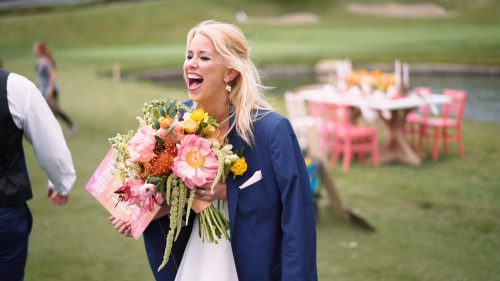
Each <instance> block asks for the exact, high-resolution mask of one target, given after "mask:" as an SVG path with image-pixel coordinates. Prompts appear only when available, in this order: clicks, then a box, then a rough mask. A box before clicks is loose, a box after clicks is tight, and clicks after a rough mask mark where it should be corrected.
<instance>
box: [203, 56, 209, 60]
mask: <svg viewBox="0 0 500 281" xmlns="http://www.w3.org/2000/svg"><path fill="white" fill-rule="evenodd" d="M201 59H202V60H209V59H210V58H209V57H201Z"/></svg>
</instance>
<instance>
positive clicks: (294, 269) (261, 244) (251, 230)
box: [176, 21, 317, 281]
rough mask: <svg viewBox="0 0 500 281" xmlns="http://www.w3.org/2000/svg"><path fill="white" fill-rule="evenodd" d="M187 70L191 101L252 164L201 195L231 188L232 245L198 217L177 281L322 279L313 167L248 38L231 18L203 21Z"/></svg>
mask: <svg viewBox="0 0 500 281" xmlns="http://www.w3.org/2000/svg"><path fill="white" fill-rule="evenodd" d="M183 69H184V78H185V80H186V84H187V87H188V91H189V99H190V100H191V101H193V102H194V104H195V106H196V107H201V108H203V109H204V110H205V111H206V112H208V113H209V114H210V115H212V116H215V118H216V119H217V120H218V121H219V122H220V123H221V124H222V126H221V127H222V134H223V135H226V136H227V141H228V142H229V143H231V144H232V145H233V146H234V149H236V150H237V149H240V148H243V149H244V154H243V156H244V157H245V159H246V162H247V164H248V169H247V171H246V172H245V173H244V174H243V175H242V176H238V177H235V178H233V176H231V175H230V176H229V177H228V179H227V181H226V184H220V186H219V187H218V188H217V189H216V190H219V194H214V195H208V196H207V194H209V191H207V192H203V191H200V193H199V194H198V197H199V198H201V199H205V200H208V201H212V200H215V199H221V198H222V199H225V197H226V196H225V194H220V191H224V190H227V201H228V207H229V208H228V211H229V212H228V213H229V220H230V232H231V243H230V244H229V243H228V244H225V243H222V244H218V245H213V244H208V243H203V244H202V243H201V242H200V241H199V240H200V238H199V236H198V232H197V231H196V227H197V224H196V223H195V224H194V225H193V227H194V229H193V231H192V233H191V237H190V240H189V243H188V246H187V248H186V251H185V253H184V257H183V259H182V262H181V265H180V268H179V271H178V272H177V277H176V280H178V281H186V280H218V281H220V280H228V281H229V280H231V281H233V280H240V281H255V280H287V281H290V280H300V281H308V280H317V273H316V230H315V220H314V204H313V197H312V194H311V189H310V185H309V176H308V173H307V169H306V166H305V163H304V159H303V157H302V154H301V151H300V148H299V145H298V143H297V138H296V136H295V134H294V132H293V130H292V127H291V125H290V123H289V121H288V120H287V119H286V118H284V117H282V116H280V115H279V114H277V113H275V112H273V110H272V107H271V106H270V105H269V104H268V103H267V102H266V101H265V99H264V96H263V93H262V89H263V87H262V86H261V84H260V79H259V75H258V71H257V69H256V67H255V65H254V64H253V62H252V60H251V59H250V53H249V47H248V43H247V41H246V39H245V36H244V35H243V33H242V32H241V30H240V29H239V28H237V27H236V26H234V25H231V24H226V23H220V22H215V21H204V22H202V23H200V24H198V25H197V26H196V27H194V28H193V29H191V31H189V33H188V36H187V47H186V59H185V62H184V67H183ZM224 185H227V186H224ZM231 251H232V255H231ZM233 257H234V265H233ZM233 266H235V269H236V272H237V277H236V276H234V271H233Z"/></svg>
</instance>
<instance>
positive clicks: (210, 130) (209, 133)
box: [203, 124, 215, 137]
mask: <svg viewBox="0 0 500 281" xmlns="http://www.w3.org/2000/svg"><path fill="white" fill-rule="evenodd" d="M214 133H215V127H214V126H212V125H210V124H208V125H207V126H206V127H205V128H203V134H205V135H207V136H208V137H212V136H213V135H214Z"/></svg>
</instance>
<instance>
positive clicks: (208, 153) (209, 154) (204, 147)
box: [173, 135, 219, 188]
mask: <svg viewBox="0 0 500 281" xmlns="http://www.w3.org/2000/svg"><path fill="white" fill-rule="evenodd" d="M210 146H211V143H210V141H208V140H206V139H204V138H202V137H199V136H197V135H186V136H185V137H184V138H183V139H182V140H181V142H180V144H177V149H178V153H177V157H175V158H174V167H173V171H174V174H175V175H176V176H178V177H180V178H181V179H182V180H183V181H184V182H185V183H186V185H187V186H188V187H189V188H195V187H198V186H202V185H204V184H206V183H209V182H213V181H214V180H215V176H216V175H217V169H218V167H219V164H218V162H217V157H216V156H215V153H214V152H213V151H212V149H211V148H210Z"/></svg>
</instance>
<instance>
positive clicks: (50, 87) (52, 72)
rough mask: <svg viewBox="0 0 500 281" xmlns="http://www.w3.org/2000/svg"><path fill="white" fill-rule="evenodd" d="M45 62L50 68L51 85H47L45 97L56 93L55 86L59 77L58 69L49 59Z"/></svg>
mask: <svg viewBox="0 0 500 281" xmlns="http://www.w3.org/2000/svg"><path fill="white" fill-rule="evenodd" d="M45 63H46V64H47V68H48V70H49V85H48V86H47V93H46V94H45V97H46V98H50V97H52V96H53V95H54V88H55V85H56V78H57V70H56V68H55V67H54V65H53V64H52V63H51V62H50V61H49V60H48V59H47V61H46V62H45Z"/></svg>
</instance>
